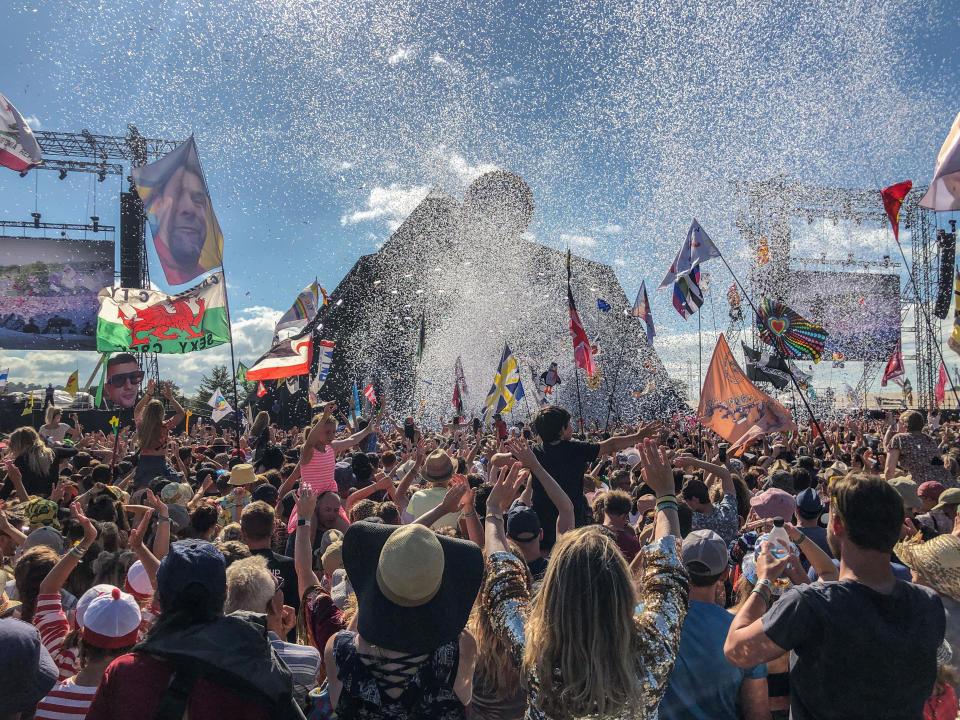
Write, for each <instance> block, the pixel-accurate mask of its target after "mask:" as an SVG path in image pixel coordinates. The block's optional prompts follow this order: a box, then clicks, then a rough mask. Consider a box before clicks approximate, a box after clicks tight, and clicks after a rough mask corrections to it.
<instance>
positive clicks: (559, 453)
mask: <svg viewBox="0 0 960 720" xmlns="http://www.w3.org/2000/svg"><path fill="white" fill-rule="evenodd" d="M533 427H534V429H535V430H536V431H537V435H539V436H540V440H541V444H539V445H534V446H533V447H532V449H533V452H534V454H535V455H536V456H537V460H538V461H539V462H540V464H541V465H542V466H543V468H544V470H546V471H547V472H548V473H550V475H551V476H552V477H553V479H554V480H556V481H557V484H558V485H559V486H560V487H561V488H562V489H563V491H564V492H565V493H566V494H567V497H569V498H570V501H571V502H572V503H573V517H574V523H575V525H576V527H582V526H583V525H586V524H587V518H588V516H589V508H588V506H587V499H586V497H584V495H583V475H584V473H585V472H586V471H587V467H588V466H589V464H590V463H592V462H594V461H596V459H597V457H598V456H599V455H613V454H614V453H616V452H618V451H619V450H623V449H624V448H628V447H630V446H632V445H636V444H637V443H638V442H640V441H641V440H643V439H644V438H647V437H651V436H653V435H654V434H655V433H656V432H657V431H658V430H659V425H658V424H656V423H651V424H649V425H646V426H642V427H640V428H639V429H638V430H637V432H635V433H633V434H632V435H620V436H618V437H612V438H608V439H607V440H604V441H603V442H601V443H590V442H581V441H579V440H573V427H572V426H571V424H570V413H568V412H567V411H566V410H564V409H563V408H562V407H558V406H556V405H549V406H547V407H544V408H540V410H538V411H537V414H536V415H535V416H534V418H533ZM511 461H512V457H511V455H510V454H508V453H502V454H500V455H497V456H495V457H494V460H493V467H497V466H498V465H502V464H504V463H506V462H511ZM533 509H534V511H535V512H536V513H537V515H538V516H539V517H540V525H541V526H542V527H543V540H542V545H543V547H544V548H550V547H552V546H553V544H554V542H555V541H556V536H557V514H558V513H557V508H556V507H555V506H554V504H553V503H552V502H550V498H549V497H548V496H547V493H546V491H545V490H544V489H543V485H541V484H540V481H539V480H537V479H536V478H533Z"/></svg>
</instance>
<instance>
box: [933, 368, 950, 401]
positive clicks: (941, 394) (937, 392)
mask: <svg viewBox="0 0 960 720" xmlns="http://www.w3.org/2000/svg"><path fill="white" fill-rule="evenodd" d="M933 394H934V397H936V398H937V405H943V399H944V398H945V397H946V396H947V369H946V368H945V367H944V366H943V363H940V376H939V377H938V378H937V384H936V386H935V387H934V388H933Z"/></svg>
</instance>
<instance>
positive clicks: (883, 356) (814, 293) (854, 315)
mask: <svg viewBox="0 0 960 720" xmlns="http://www.w3.org/2000/svg"><path fill="white" fill-rule="evenodd" d="M790 278H791V281H792V284H791V288H790V290H789V292H788V293H787V297H786V303H787V305H789V306H790V307H791V308H793V309H794V310H796V311H797V312H798V313H800V314H801V315H803V316H804V317H805V318H807V319H808V320H810V321H812V322H815V323H818V324H820V325H823V327H824V328H825V329H826V330H827V332H829V333H830V337H829V338H827V342H826V346H825V348H824V354H823V358H824V360H830V359H831V358H832V356H833V353H841V354H843V355H845V356H846V357H847V359H848V360H887V359H888V358H889V357H890V353H892V352H893V349H894V347H896V344H897V341H899V340H900V278H899V277H898V276H897V275H880V274H872V273H852V272H816V271H799V270H798V271H791V272H790Z"/></svg>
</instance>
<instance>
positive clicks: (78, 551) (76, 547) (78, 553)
mask: <svg viewBox="0 0 960 720" xmlns="http://www.w3.org/2000/svg"><path fill="white" fill-rule="evenodd" d="M86 552H87V551H86V550H84V549H83V548H82V547H81V546H80V541H79V540H78V541H77V542H75V543H74V544H73V547H72V548H70V554H71V555H73V556H74V557H75V558H83V556H84V555H85V554H86Z"/></svg>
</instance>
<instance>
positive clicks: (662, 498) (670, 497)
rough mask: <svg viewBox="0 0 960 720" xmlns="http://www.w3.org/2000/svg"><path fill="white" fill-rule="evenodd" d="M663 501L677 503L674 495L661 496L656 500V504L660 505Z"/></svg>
mask: <svg viewBox="0 0 960 720" xmlns="http://www.w3.org/2000/svg"><path fill="white" fill-rule="evenodd" d="M664 500H669V501H670V502H676V501H677V496H676V495H661V496H660V497H658V498H657V502H658V503H661V502H663V501H664Z"/></svg>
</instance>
